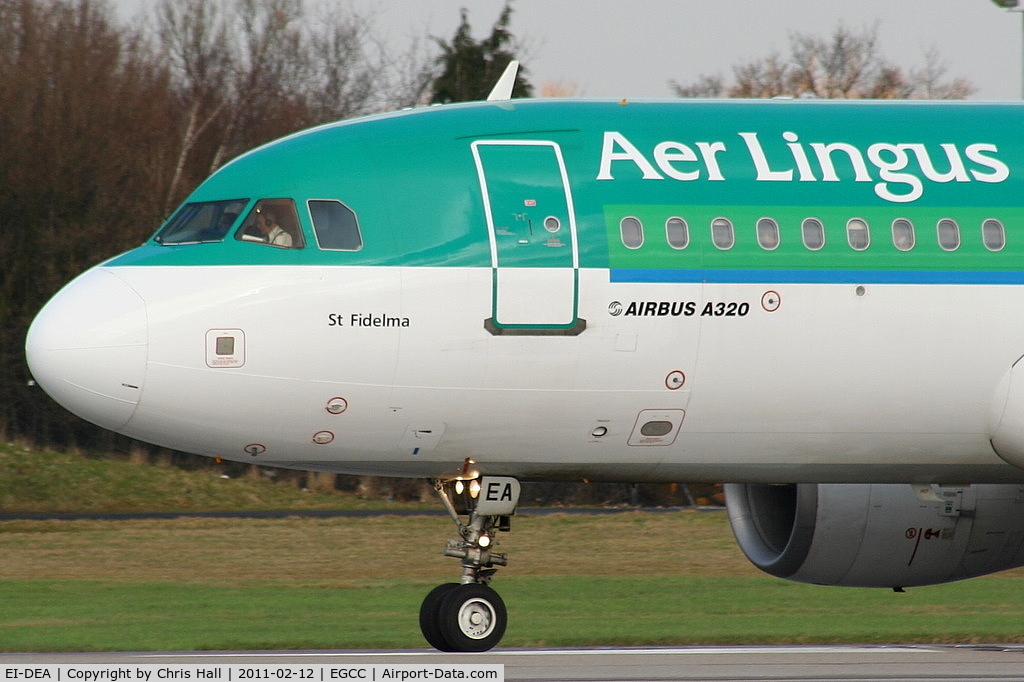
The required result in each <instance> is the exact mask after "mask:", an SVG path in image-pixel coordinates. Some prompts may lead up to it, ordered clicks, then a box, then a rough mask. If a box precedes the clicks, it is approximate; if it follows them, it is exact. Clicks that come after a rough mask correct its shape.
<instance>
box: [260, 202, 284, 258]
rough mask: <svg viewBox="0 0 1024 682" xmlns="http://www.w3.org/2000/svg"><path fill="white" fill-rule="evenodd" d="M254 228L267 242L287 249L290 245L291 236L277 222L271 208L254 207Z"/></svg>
mask: <svg viewBox="0 0 1024 682" xmlns="http://www.w3.org/2000/svg"><path fill="white" fill-rule="evenodd" d="M256 229H257V230H258V231H259V232H260V234H262V235H263V238H264V239H266V241H267V243H268V244H272V245H274V246H283V247H285V248H289V249H290V248H291V247H292V236H291V235H290V234H288V233H287V232H286V231H285V230H284V229H283V228H282V227H281V226H280V225H278V224H277V217H276V216H275V215H274V212H273V211H272V210H270V209H268V208H263V207H258V208H257V209H256Z"/></svg>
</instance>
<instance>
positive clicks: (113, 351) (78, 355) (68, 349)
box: [25, 269, 148, 431]
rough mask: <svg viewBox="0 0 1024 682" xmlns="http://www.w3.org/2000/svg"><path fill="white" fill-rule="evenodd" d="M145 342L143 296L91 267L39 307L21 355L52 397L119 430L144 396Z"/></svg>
mask: <svg viewBox="0 0 1024 682" xmlns="http://www.w3.org/2000/svg"><path fill="white" fill-rule="evenodd" d="M147 344H148V330H147V320H146V307H145V302H144V301H143V300H142V298H141V297H140V296H139V295H138V294H137V293H136V292H135V291H134V290H133V289H132V288H131V287H129V286H128V285H127V284H126V283H125V282H124V281H123V280H121V279H120V278H119V277H117V276H116V275H114V274H113V273H111V272H109V271H107V270H102V269H93V270H90V271H88V272H86V273H84V274H83V275H81V276H80V277H78V278H77V279H75V280H74V281H72V282H71V283H70V284H68V285H67V286H66V287H64V288H63V289H62V290H61V291H59V292H57V294H56V295H55V296H54V297H53V298H52V299H50V301H49V303H47V304H46V305H45V306H43V309H42V310H40V311H39V314H38V315H36V318H35V320H33V321H32V324H31V326H30V327H29V330H28V335H27V337H26V340H25V356H26V358H27V360H28V364H29V369H30V370H31V372H32V376H33V378H34V379H35V380H36V382H37V383H38V384H39V385H40V386H42V388H43V390H45V391H46V392H47V393H48V394H49V395H50V397H51V398H53V399H54V400H56V401H57V402H58V403H60V404H61V405H62V406H64V407H65V408H66V409H67V410H69V411H70V412H73V413H74V414H77V415H78V416H79V417H82V418H83V419H86V420H88V421H90V422H92V423H94V424H97V425H99V426H102V427H104V428H107V429H111V430H112V431H117V430H120V429H121V428H123V427H124V426H125V425H127V424H128V422H129V420H131V418H132V415H133V414H134V413H135V408H136V406H137V405H138V403H139V399H140V397H141V395H142V385H143V380H144V378H145V373H146V353H147Z"/></svg>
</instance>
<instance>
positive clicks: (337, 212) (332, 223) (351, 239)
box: [309, 199, 363, 251]
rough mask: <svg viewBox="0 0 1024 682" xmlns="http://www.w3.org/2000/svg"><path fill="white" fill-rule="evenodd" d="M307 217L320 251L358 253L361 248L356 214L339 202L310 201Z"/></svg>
mask: <svg viewBox="0 0 1024 682" xmlns="http://www.w3.org/2000/svg"><path fill="white" fill-rule="evenodd" d="M309 217H310V218H311V219H312V220H313V231H314V232H316V241H317V243H318V244H319V245H320V248H321V249H325V250H331V251H358V250H359V249H361V248H363V238H362V237H361V236H360V234H359V222H358V221H357V220H356V214H355V213H353V212H352V209H350V208H349V207H348V206H346V205H345V204H343V203H341V202H340V201H335V200H328V199H311V200H310V201H309Z"/></svg>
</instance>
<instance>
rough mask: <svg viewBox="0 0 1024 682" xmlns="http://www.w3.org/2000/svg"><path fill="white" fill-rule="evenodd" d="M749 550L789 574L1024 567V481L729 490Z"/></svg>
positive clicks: (879, 581)
mask: <svg viewBox="0 0 1024 682" xmlns="http://www.w3.org/2000/svg"><path fill="white" fill-rule="evenodd" d="M725 494H726V506H727V508H728V511H729V521H730V523H731V524H732V530H733V533H734V534H735V535H736V540H737V541H738V542H739V545H740V548H741V549H742V550H743V553H744V554H746V555H747V558H748V559H750V561H751V562H753V564H754V565H755V566H757V567H758V568H760V569H761V570H763V571H765V572H767V573H770V574H772V575H775V576H778V577H780V578H786V579H788V580H796V581H799V582H805V583H814V584H818V585H846V586H851V587H892V588H901V587H911V586H915V585H933V584H936V583H944V582H949V581H952V580H962V579H964V578H972V577H974V576H979V575H985V574H987V573H994V572H996V571H1001V570H1004V569H1008V568H1015V567H1017V566H1021V565H1024V486H1022V485H974V486H969V487H938V486H930V487H929V486H923V487H922V486H917V487H915V486H911V485H907V484H901V485H893V484H885V485H883V484H843V485H839V484H828V485H825V484H813V483H801V484H790V485H765V484H750V483H735V484H729V485H726V486H725Z"/></svg>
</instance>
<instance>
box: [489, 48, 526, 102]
mask: <svg viewBox="0 0 1024 682" xmlns="http://www.w3.org/2000/svg"><path fill="white" fill-rule="evenodd" d="M518 73H519V61H518V60H516V59H513V60H512V61H510V62H509V63H508V66H506V67H505V72H504V73H502V74H501V78H499V79H498V82H497V83H495V84H494V89H493V90H491V94H489V95H487V101H488V102H507V101H509V100H510V99H512V88H513V87H515V84H516V75H517V74H518Z"/></svg>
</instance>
